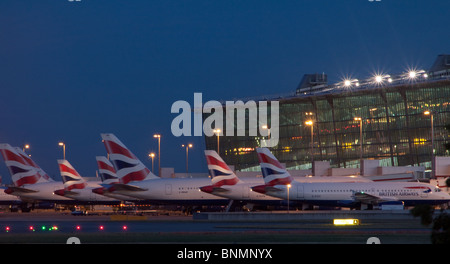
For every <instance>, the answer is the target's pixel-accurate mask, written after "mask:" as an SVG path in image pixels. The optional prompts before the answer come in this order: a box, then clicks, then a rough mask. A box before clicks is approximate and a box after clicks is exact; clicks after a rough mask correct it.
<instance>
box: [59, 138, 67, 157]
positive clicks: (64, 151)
mask: <svg viewBox="0 0 450 264" xmlns="http://www.w3.org/2000/svg"><path fill="white" fill-rule="evenodd" d="M58 146H60V147H63V159H66V143H64V142H62V141H61V142H59V143H58Z"/></svg>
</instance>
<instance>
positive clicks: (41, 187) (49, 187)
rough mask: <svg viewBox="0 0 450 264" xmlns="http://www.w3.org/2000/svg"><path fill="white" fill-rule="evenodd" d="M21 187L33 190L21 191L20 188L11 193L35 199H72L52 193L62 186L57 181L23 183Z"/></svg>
mask: <svg viewBox="0 0 450 264" xmlns="http://www.w3.org/2000/svg"><path fill="white" fill-rule="evenodd" d="M21 187H23V188H25V189H28V190H32V191H33V192H22V191H20V190H16V191H14V193H12V195H17V196H19V197H20V198H22V199H26V200H35V201H53V202H64V201H73V199H71V198H68V197H63V196H60V195H57V194H55V193H54V191H56V190H59V189H63V188H64V184H63V183H62V182H59V181H51V182H42V183H36V184H29V185H27V184H25V185H23V186H21ZM19 188H20V187H19Z"/></svg>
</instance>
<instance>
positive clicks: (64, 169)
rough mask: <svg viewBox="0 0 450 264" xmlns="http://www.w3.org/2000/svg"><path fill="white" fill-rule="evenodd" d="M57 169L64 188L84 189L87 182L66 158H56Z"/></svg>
mask: <svg viewBox="0 0 450 264" xmlns="http://www.w3.org/2000/svg"><path fill="white" fill-rule="evenodd" d="M58 165H59V171H60V172H61V177H62V179H63V182H64V190H66V191H71V190H73V189H84V188H86V186H87V182H86V180H85V179H83V177H81V175H80V174H79V173H78V172H77V171H76V170H75V168H74V167H73V166H72V164H70V163H69V161H67V160H58Z"/></svg>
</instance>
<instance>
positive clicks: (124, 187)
mask: <svg viewBox="0 0 450 264" xmlns="http://www.w3.org/2000/svg"><path fill="white" fill-rule="evenodd" d="M111 188H112V189H113V190H114V191H132V192H142V191H147V189H144V188H140V187H137V186H133V185H129V184H123V183H115V184H112V185H111V187H110V190H111Z"/></svg>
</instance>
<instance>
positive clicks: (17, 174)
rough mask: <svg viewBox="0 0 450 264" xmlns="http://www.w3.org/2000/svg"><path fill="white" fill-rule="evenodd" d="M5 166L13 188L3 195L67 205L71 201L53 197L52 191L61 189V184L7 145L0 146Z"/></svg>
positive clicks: (26, 156) (20, 151)
mask: <svg viewBox="0 0 450 264" xmlns="http://www.w3.org/2000/svg"><path fill="white" fill-rule="evenodd" d="M0 151H1V153H2V156H3V159H4V160H5V164H6V166H7V167H8V169H9V172H10V174H11V179H12V182H13V186H9V187H8V188H6V190H5V193H7V194H12V195H16V196H19V197H20V198H21V199H22V200H23V201H26V202H36V201H50V202H53V203H67V202H70V201H73V199H70V198H67V197H62V196H59V195H55V194H54V191H55V190H57V189H61V188H63V187H64V186H63V183H62V182H59V181H54V180H53V179H51V178H50V177H49V176H48V175H47V173H45V172H44V170H42V169H41V168H40V167H39V166H38V165H37V164H36V163H35V162H34V161H33V160H32V159H31V158H30V157H28V155H26V154H25V153H23V151H22V150H21V149H19V148H13V147H11V145H9V144H0Z"/></svg>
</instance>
